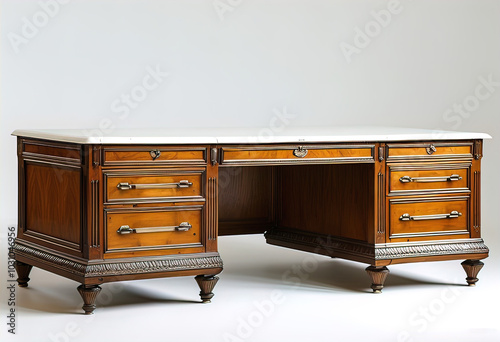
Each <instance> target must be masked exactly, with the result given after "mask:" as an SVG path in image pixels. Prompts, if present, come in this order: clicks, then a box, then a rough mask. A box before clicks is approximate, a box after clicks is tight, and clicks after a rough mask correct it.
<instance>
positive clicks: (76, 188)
mask: <svg viewBox="0 0 500 342" xmlns="http://www.w3.org/2000/svg"><path fill="white" fill-rule="evenodd" d="M25 177H26V180H25V181H26V188H25V198H26V203H25V205H26V207H25V215H26V221H25V222H26V227H25V232H26V233H27V234H29V233H30V232H35V235H37V236H39V237H41V235H40V234H43V235H46V236H50V237H54V238H56V239H61V240H64V241H69V242H72V243H74V244H77V245H80V243H81V234H82V216H81V203H82V202H81V201H82V197H81V196H82V191H81V188H82V178H81V170H80V169H79V168H66V167H63V166H56V165H50V164H42V163H35V162H26V164H25ZM36 233H39V234H36Z"/></svg>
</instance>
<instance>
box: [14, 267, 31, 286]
mask: <svg viewBox="0 0 500 342" xmlns="http://www.w3.org/2000/svg"><path fill="white" fill-rule="evenodd" d="M14 267H15V268H16V272H17V284H18V285H19V287H28V282H29V281H30V278H29V274H30V272H31V269H32V268H33V266H31V265H28V264H25V263H24V262H20V261H16V262H14Z"/></svg>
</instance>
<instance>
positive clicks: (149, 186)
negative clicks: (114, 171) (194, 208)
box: [116, 180, 193, 190]
mask: <svg viewBox="0 0 500 342" xmlns="http://www.w3.org/2000/svg"><path fill="white" fill-rule="evenodd" d="M190 186H193V183H191V182H189V181H187V180H181V181H179V182H178V183H156V184H129V183H118V185H117V186H116V187H117V188H118V189H120V190H131V189H174V188H189V187H190Z"/></svg>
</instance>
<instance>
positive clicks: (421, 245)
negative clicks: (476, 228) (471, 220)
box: [375, 239, 489, 260]
mask: <svg viewBox="0 0 500 342" xmlns="http://www.w3.org/2000/svg"><path fill="white" fill-rule="evenodd" d="M488 252H489V249H488V247H486V245H485V244H484V242H483V240H482V239H466V240H464V241H457V240H455V241H453V242H451V241H450V242H446V241H431V242H422V241H419V242H415V243H411V242H406V243H402V244H400V243H397V244H386V245H384V246H376V248H375V259H376V260H384V259H398V258H411V257H425V256H436V255H437V256H439V255H453V254H482V253H488Z"/></svg>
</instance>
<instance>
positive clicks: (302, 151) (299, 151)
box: [293, 146, 309, 158]
mask: <svg viewBox="0 0 500 342" xmlns="http://www.w3.org/2000/svg"><path fill="white" fill-rule="evenodd" d="M308 152H309V151H308V150H307V149H306V148H305V147H304V146H299V147H298V148H296V149H295V150H293V155H294V156H295V157H297V158H304V157H305V156H307V153H308Z"/></svg>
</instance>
